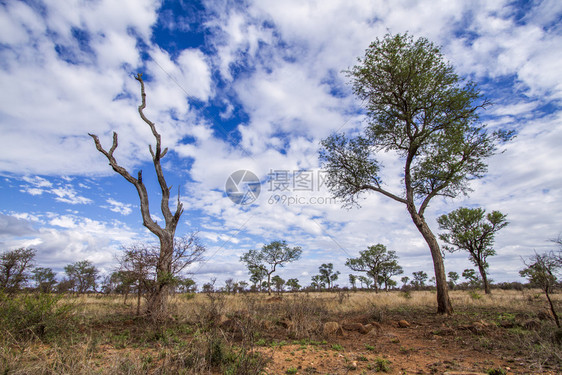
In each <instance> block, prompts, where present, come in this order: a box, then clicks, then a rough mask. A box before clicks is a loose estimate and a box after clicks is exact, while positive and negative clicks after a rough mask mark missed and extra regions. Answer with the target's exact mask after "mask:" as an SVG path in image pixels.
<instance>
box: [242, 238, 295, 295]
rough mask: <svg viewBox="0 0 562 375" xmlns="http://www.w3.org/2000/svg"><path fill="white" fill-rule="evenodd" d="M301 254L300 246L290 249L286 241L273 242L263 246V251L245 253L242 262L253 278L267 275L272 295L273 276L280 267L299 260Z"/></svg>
mask: <svg viewBox="0 0 562 375" xmlns="http://www.w3.org/2000/svg"><path fill="white" fill-rule="evenodd" d="M301 254H302V249H301V248H300V247H299V246H295V247H289V245H287V242H286V241H272V242H271V243H269V244H267V245H263V246H262V248H261V250H255V249H252V250H249V251H248V252H247V253H244V254H243V255H242V256H241V257H240V261H241V262H243V263H245V264H246V267H248V271H249V272H250V274H251V275H252V276H254V275H257V276H258V277H259V275H260V274H266V275H267V289H268V293H269V294H271V275H272V274H273V273H274V272H275V271H276V269H277V267H278V266H279V267H284V266H285V263H289V262H292V261H295V260H298V259H299V258H300V256H301ZM259 270H261V271H259Z"/></svg>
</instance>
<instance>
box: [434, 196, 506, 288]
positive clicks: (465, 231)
mask: <svg viewBox="0 0 562 375" xmlns="http://www.w3.org/2000/svg"><path fill="white" fill-rule="evenodd" d="M437 223H438V224H439V229H443V230H446V232H444V233H441V234H439V238H440V239H441V240H442V241H444V242H445V243H446V245H445V246H444V247H443V248H444V249H445V250H447V251H450V252H454V251H458V250H464V251H467V252H468V253H469V259H470V261H472V263H474V265H475V266H476V267H478V271H479V272H480V276H481V277H482V283H483V284H484V291H485V292H486V294H489V293H490V285H489V282H488V277H487V269H488V267H489V264H488V260H487V259H488V257H490V256H494V255H496V251H495V250H494V248H493V245H494V236H495V234H496V233H497V232H498V231H499V230H501V229H502V228H505V227H506V226H507V225H508V224H509V222H508V221H507V220H506V215H504V214H502V213H501V212H499V211H492V212H490V213H489V214H487V215H486V210H484V209H483V208H466V207H461V208H458V209H456V210H454V211H453V212H450V213H448V214H446V215H441V216H440V217H438V218H437Z"/></svg>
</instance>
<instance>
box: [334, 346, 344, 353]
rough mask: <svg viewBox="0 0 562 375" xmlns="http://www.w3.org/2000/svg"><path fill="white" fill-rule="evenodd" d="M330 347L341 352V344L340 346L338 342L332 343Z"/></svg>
mask: <svg viewBox="0 0 562 375" xmlns="http://www.w3.org/2000/svg"><path fill="white" fill-rule="evenodd" d="M332 349H333V350H335V351H337V352H341V351H343V346H341V345H340V344H333V345H332Z"/></svg>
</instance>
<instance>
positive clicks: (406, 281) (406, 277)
mask: <svg viewBox="0 0 562 375" xmlns="http://www.w3.org/2000/svg"><path fill="white" fill-rule="evenodd" d="M400 281H402V287H406V286H408V281H410V278H409V277H408V276H402V278H401V279H400Z"/></svg>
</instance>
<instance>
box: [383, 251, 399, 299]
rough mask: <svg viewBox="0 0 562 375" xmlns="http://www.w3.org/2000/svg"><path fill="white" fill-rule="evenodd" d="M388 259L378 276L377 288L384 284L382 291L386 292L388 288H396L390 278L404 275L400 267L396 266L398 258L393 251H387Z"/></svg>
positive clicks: (394, 282)
mask: <svg viewBox="0 0 562 375" xmlns="http://www.w3.org/2000/svg"><path fill="white" fill-rule="evenodd" d="M388 254H389V258H391V259H389V260H388V261H387V262H386V263H385V264H384V267H383V268H382V270H381V273H380V275H379V287H382V284H384V290H385V291H387V292H388V287H394V286H396V281H394V280H392V279H391V277H392V276H396V275H401V274H403V273H404V270H403V269H402V266H400V265H399V264H398V257H397V256H396V253H395V252H394V251H389V252H388ZM393 257H394V259H392V258H393Z"/></svg>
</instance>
